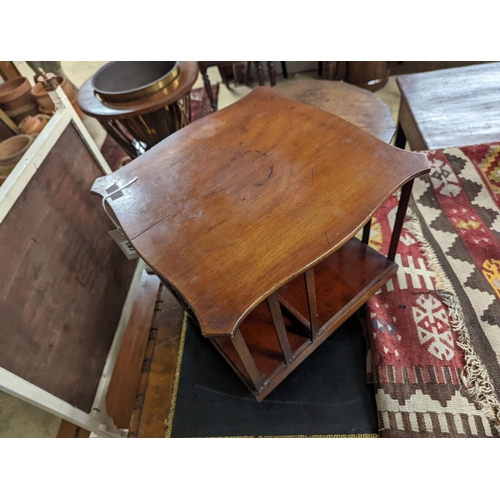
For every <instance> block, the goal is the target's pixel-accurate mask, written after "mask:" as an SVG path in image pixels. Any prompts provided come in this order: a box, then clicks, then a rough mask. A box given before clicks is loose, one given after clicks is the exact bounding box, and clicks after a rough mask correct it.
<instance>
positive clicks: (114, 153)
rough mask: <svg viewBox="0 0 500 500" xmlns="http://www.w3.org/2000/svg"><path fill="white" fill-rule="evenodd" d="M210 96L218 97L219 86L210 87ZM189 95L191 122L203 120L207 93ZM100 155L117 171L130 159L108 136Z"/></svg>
mask: <svg viewBox="0 0 500 500" xmlns="http://www.w3.org/2000/svg"><path fill="white" fill-rule="evenodd" d="M212 94H213V96H214V99H215V101H216V102H217V98H218V96H219V84H218V83H217V84H215V85H212ZM190 95H191V121H192V122H194V121H196V120H199V119H200V118H203V117H204V116H206V115H208V114H209V113H211V112H212V108H211V106H210V100H209V99H208V96H207V93H206V92H205V89H204V88H196V89H192V90H191V92H190ZM101 153H102V154H103V156H104V158H105V159H106V161H107V163H108V165H109V166H110V168H111V170H113V171H114V170H117V169H118V168H120V167H122V166H124V165H126V164H127V163H128V162H129V161H130V157H129V156H128V155H127V153H126V152H125V151H124V150H123V149H122V148H121V147H120V145H119V144H118V143H117V142H116V141H115V140H114V139H113V138H112V137H111V136H110V135H109V134H108V135H107V136H106V139H104V143H103V145H102V147H101Z"/></svg>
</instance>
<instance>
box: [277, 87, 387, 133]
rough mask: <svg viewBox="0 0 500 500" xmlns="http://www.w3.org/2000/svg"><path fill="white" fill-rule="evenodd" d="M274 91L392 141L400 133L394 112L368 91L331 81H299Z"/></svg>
mask: <svg viewBox="0 0 500 500" xmlns="http://www.w3.org/2000/svg"><path fill="white" fill-rule="evenodd" d="M273 90H274V91H275V92H277V93H278V94H280V95H282V96H283V97H286V98H288V99H292V100H294V101H299V102H302V103H304V104H308V105H310V106H314V107H316V108H319V109H322V110H323V111H328V112H329V113H332V114H334V115H337V116H339V117H340V118H343V119H344V120H347V121H348V122H351V123H352V124H353V125H356V126H357V127H359V128H361V129H362V130H364V131H366V132H368V133H370V134H371V135H373V136H375V137H377V138H378V139H380V140H381V141H384V142H386V143H390V142H391V139H392V137H393V136H394V133H395V132H396V124H395V123H394V120H393V118H392V113H391V110H390V108H389V106H387V104H385V103H384V102H383V101H381V100H380V99H379V98H378V97H376V96H374V95H373V94H372V93H371V92H369V91H368V90H364V89H360V88H358V87H355V86H354V85H349V84H348V83H343V82H332V81H328V80H296V81H293V82H287V83H283V84H280V85H277V86H276V87H273Z"/></svg>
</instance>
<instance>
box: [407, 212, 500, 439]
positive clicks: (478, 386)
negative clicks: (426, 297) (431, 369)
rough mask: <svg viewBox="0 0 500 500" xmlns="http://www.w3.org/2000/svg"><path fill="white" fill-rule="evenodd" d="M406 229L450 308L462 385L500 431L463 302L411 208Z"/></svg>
mask: <svg viewBox="0 0 500 500" xmlns="http://www.w3.org/2000/svg"><path fill="white" fill-rule="evenodd" d="M406 227H407V228H408V230H409V231H410V232H411V233H412V234H413V235H414V236H415V237H416V238H417V240H418V242H419V243H420V245H421V247H422V251H423V253H424V256H425V258H426V260H427V262H428V263H429V267H430V269H431V271H432V272H433V273H434V275H435V279H436V285H437V292H438V293H439V295H440V297H441V298H442V300H443V302H444V303H445V305H446V306H447V307H448V310H449V315H450V320H451V328H452V329H453V331H454V332H456V333H457V335H458V342H457V345H458V346H459V347H461V348H462V349H463V351H464V354H465V367H464V369H463V370H462V374H461V378H462V382H463V383H464V386H465V387H466V389H467V392H468V394H470V395H471V396H473V397H474V399H475V401H476V402H477V403H478V404H479V406H480V409H481V411H482V412H483V413H484V414H485V415H486V416H487V417H488V418H489V419H490V420H491V421H492V422H493V424H494V425H495V427H496V429H497V430H498V431H500V401H499V400H498V398H497V396H496V393H495V389H494V387H493V384H492V382H491V379H490V376H489V374H488V371H487V370H486V367H485V366H484V365H483V363H482V362H481V360H480V359H479V358H478V356H477V354H476V353H475V351H474V348H473V346H472V341H471V338H470V334H469V330H468V329H467V326H466V324H465V319H464V313H463V310H462V306H461V305H460V301H459V300H458V297H457V295H456V293H455V291H454V290H453V286H452V284H451V282H450V280H449V279H448V277H447V276H446V273H445V272H444V270H443V267H442V266H441V263H440V262H439V259H438V258H437V256H436V253H435V252H434V249H433V248H432V246H431V245H430V244H429V242H428V241H427V240H426V238H425V236H424V233H423V231H422V226H421V224H420V220H419V219H418V217H417V216H416V214H415V213H414V212H413V210H412V209H411V208H410V207H408V211H407V221H406Z"/></svg>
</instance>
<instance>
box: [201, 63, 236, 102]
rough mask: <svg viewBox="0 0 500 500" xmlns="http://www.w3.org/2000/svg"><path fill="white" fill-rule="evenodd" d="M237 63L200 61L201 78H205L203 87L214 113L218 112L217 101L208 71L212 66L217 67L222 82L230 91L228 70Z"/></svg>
mask: <svg viewBox="0 0 500 500" xmlns="http://www.w3.org/2000/svg"><path fill="white" fill-rule="evenodd" d="M235 63H236V61H198V67H199V69H200V73H201V76H202V77H203V86H204V87H205V92H206V93H207V96H208V99H209V101H210V105H211V106H212V110H213V111H217V101H216V99H215V98H214V96H213V93H212V84H211V83H210V78H209V77H208V73H207V69H208V68H209V67H210V66H217V68H218V69H219V72H220V74H221V76H222V81H223V82H224V85H225V86H226V87H227V88H228V89H230V87H229V78H228V75H227V68H228V67H229V66H233V64H235Z"/></svg>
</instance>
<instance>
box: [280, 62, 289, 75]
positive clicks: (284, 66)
mask: <svg viewBox="0 0 500 500" xmlns="http://www.w3.org/2000/svg"><path fill="white" fill-rule="evenodd" d="M281 71H282V73H283V78H288V71H287V70H286V62H285V61H281Z"/></svg>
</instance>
